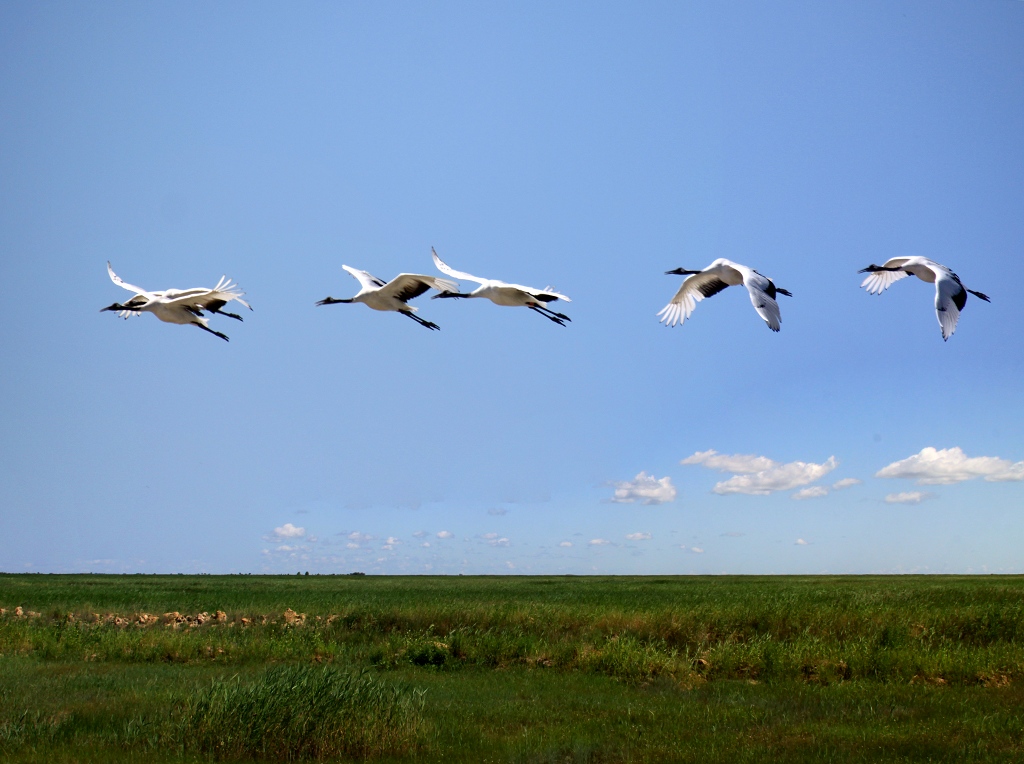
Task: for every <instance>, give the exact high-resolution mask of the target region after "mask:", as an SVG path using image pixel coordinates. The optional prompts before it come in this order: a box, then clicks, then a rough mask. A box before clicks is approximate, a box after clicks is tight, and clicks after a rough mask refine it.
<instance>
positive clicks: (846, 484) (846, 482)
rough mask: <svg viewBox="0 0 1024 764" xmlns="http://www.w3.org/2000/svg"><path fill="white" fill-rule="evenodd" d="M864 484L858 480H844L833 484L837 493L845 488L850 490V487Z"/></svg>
mask: <svg viewBox="0 0 1024 764" xmlns="http://www.w3.org/2000/svg"><path fill="white" fill-rule="evenodd" d="M863 482H864V481H863V480H858V479H857V478H843V479H842V480H837V481H836V482H834V483H833V484H832V488H833V489H834V490H836V491H841V490H843V489H844V488H849V487H850V486H854V485H860V484H861V483H863Z"/></svg>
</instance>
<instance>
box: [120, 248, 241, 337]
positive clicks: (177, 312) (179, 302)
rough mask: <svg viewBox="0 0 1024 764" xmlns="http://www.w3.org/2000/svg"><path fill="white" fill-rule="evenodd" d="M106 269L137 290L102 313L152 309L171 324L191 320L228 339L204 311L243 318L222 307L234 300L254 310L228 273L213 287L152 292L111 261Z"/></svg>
mask: <svg viewBox="0 0 1024 764" xmlns="http://www.w3.org/2000/svg"><path fill="white" fill-rule="evenodd" d="M107 273H108V274H109V275H110V280H111V281H113V282H114V283H115V284H117V285H118V286H119V287H122V288H124V289H127V290H128V291H129V292H134V294H135V296H134V297H132V298H131V299H130V300H128V301H127V302H124V303H119V302H115V303H114V304H112V305H108V306H107V307H105V308H101V309H100V312H101V313H102V312H103V311H105V310H112V311H117V314H118V315H119V316H120V317H121V318H124V319H127V318H129V317H131V316H139V315H142V314H143V313H152V314H153V315H154V316H156V317H157V318H159V319H160V320H161V321H166V322H167V323H169V324H192V325H194V326H198V327H199V328H200V329H202V330H203V331H207V332H209V333H210V334H213V335H216V336H217V337H220V338H221V339H222V340H227V339H228V336H227V335H226V334H224V333H222V332H218V331H214V330H213V329H211V328H210V327H209V326H208V321H209V319H207V318H206V317H205V316H203V311H206V312H207V313H211V314H213V313H217V314H220V315H222V316H229V317H230V318H234V319H237V320H239V321H241V320H242V317H241V316H240V315H238V314H237V313H228V312H227V311H224V310H221V308H223V307H224V306H225V305H227V304H228V303H229V302H231V301H232V300H237V301H238V302H240V303H241V304H242V305H244V306H245V307H247V308H249V310H252V307H251V306H250V305H249V303H247V302H246V301H245V300H243V299H242V296H243V295H244V294H245V292H243V291H242V290H241V289H239V288H238V285H237V284H232V283H231V280H230V279H228V278H227V277H225V276H221V277H220V281H218V282H217V286H215V287H214V288H213V289H209V288H204V287H199V288H196V289H164V290H161V291H154V292H150V291H147V290H145V289H142V288H141V287H137V286H133V285H131V284H128V283H126V282H124V281H122V280H121V278H120V277H119V276H118V275H117V274H116V273H114V269H113V268H112V267H111V266H110V263H109V262H108V263H107Z"/></svg>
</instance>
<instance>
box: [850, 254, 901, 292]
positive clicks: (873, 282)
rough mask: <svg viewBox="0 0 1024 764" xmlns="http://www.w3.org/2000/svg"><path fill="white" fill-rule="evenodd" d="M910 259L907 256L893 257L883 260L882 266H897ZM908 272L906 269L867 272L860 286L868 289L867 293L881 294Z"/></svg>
mask: <svg viewBox="0 0 1024 764" xmlns="http://www.w3.org/2000/svg"><path fill="white" fill-rule="evenodd" d="M909 260H910V258H909V257H893V258H890V259H889V260H886V261H885V264H884V265H883V266H882V267H883V268H899V267H900V266H901V265H904V264H905V263H907V262H908V261H909ZM909 275H910V274H909V273H907V272H906V271H875V272H874V273H869V274H868V276H867V278H866V279H864V281H862V282H861V286H862V287H864V288H865V289H867V290H868V293H869V294H881V293H882V292H884V291H885V290H886V289H888V288H889V287H890V286H892V285H893V284H895V283H896V282H897V281H899V280H900V279H905V278H906V277H907V276H909Z"/></svg>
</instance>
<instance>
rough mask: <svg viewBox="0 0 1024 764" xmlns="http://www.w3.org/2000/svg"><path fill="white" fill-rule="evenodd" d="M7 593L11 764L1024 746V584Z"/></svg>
mask: <svg viewBox="0 0 1024 764" xmlns="http://www.w3.org/2000/svg"><path fill="white" fill-rule="evenodd" d="M17 606H21V607H22V608H23V612H28V611H34V612H38V613H39V615H38V616H32V617H25V616H22V617H16V616H12V614H11V611H12V610H13V609H14V608H15V607H17ZM0 607H3V608H5V609H6V610H7V611H8V612H7V613H6V614H5V615H4V616H2V617H0V656H2V657H0V754H4V755H6V756H7V757H9V758H11V759H12V760H16V761H17V760H22V761H44V760H45V761H55V760H57V761H59V760H62V759H63V760H67V761H103V760H108V759H109V758H111V757H112V756H114V755H118V756H122V757H123V756H125V755H128V756H129V757H131V756H133V755H134V756H138V758H139V759H140V760H142V759H145V760H147V761H160V760H167V761H175V760H192V759H196V760H205V759H208V758H210V757H211V756H217V757H220V758H231V757H234V758H236V759H245V758H253V757H258V756H260V755H264V756H266V757H267V758H272V759H278V758H283V757H285V756H287V755H293V756H295V757H298V756H300V755H303V756H312V757H316V756H320V757H330V756H341V757H344V756H348V757H369V758H377V759H378V760H385V761H389V760H401V759H403V758H404V759H405V760H413V759H415V760H442V759H443V760H452V761H481V760H492V761H507V760H513V761H537V762H541V761H687V760H693V761H698V760H699V761H758V760H764V759H766V758H769V757H772V758H776V759H782V760H792V761H804V760H808V761H810V760H836V761H875V760H897V761H898V760H907V761H911V760H927V759H928V758H929V757H931V758H932V759H933V760H949V761H990V760H1003V761H1015V760H1020V759H1021V758H1024V721H1022V720H1021V716H1022V715H1021V711H1020V709H1021V701H1022V700H1024V692H1022V691H1021V686H1022V682H1021V680H1022V679H1024V578H1018V577H1010V578H1007V577H998V578H997V577H976V578H971V577H898V578H818V577H808V578H803V577H801V578H654V577H651V578H570V577H557V578H555V577H553V578H472V577H454V578H420V577H409V578H398V577H395V578H392V577H387V578H378V577H318V576H309V577H306V576H301V577H299V576H288V577H273V578H264V577H249V576H236V577H212V576H124V577H108V576H0ZM288 609H291V610H292V611H295V613H296V614H295V615H292V614H291V613H289V614H288V615H287V617H286V616H285V615H284V614H285V611H286V610H288ZM175 611H176V612H177V613H179V618H174V617H165V614H166V613H171V612H175ZM217 611H221V612H222V614H221V615H220V617H219V619H218V617H217V615H216V614H217ZM200 613H208V614H209V615H210V616H211V618H209V619H208V620H205V619H204V622H203V623H202V625H196V626H193V625H190V624H189V621H185V620H181V619H182V618H184V616H190V617H193V622H194V616H196V615H197V614H200ZM142 614H148V615H150V616H156V618H141V617H140V616H141V615H142ZM115 619H120V622H118V621H117V620H115ZM141 621H146V622H147V623H148V625H140V622H141ZM288 621H291V622H290V623H289V622H288ZM268 665H271V666H276V667H278V669H277V670H275V671H271V672H270V673H269V674H268V673H267V670H266V667H267V666H268ZM325 669H329V672H330V673H329V674H326V675H325V674H324V671H325ZM281 671H284V672H285V674H282V673H281ZM288 671H293V672H298V673H293V674H288V673H287V672H288ZM286 685H287V687H301V688H304V689H300V690H297V691H296V694H295V696H294V698H293V699H292V700H288V701H283V700H282V699H283V698H285V697H286V695H287V693H286V692H285V690H284V689H283V688H284V687H285V686H286ZM303 703H305V704H306V705H304V706H303V705H302V704H303ZM314 720H318V721H315V723H314ZM332 724H333V725H334V727H331V726H330V725H332ZM328 729H333V732H331V733H330V734H327V733H324V734H321V735H320V737H316V734H319V733H314V732H313V730H321V731H323V730H328ZM317 741H319V742H317ZM271 742H273V746H277V747H276V748H274V747H273V746H272V745H271ZM261 746H262V747H261Z"/></svg>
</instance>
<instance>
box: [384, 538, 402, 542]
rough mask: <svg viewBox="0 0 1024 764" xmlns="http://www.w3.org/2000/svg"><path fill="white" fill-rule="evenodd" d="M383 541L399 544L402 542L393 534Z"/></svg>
mask: <svg viewBox="0 0 1024 764" xmlns="http://www.w3.org/2000/svg"><path fill="white" fill-rule="evenodd" d="M384 543H385V544H401V543H402V542H401V541H399V540H398V539H396V538H395V537H394V536H388V540H387V541H385V542H384Z"/></svg>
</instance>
